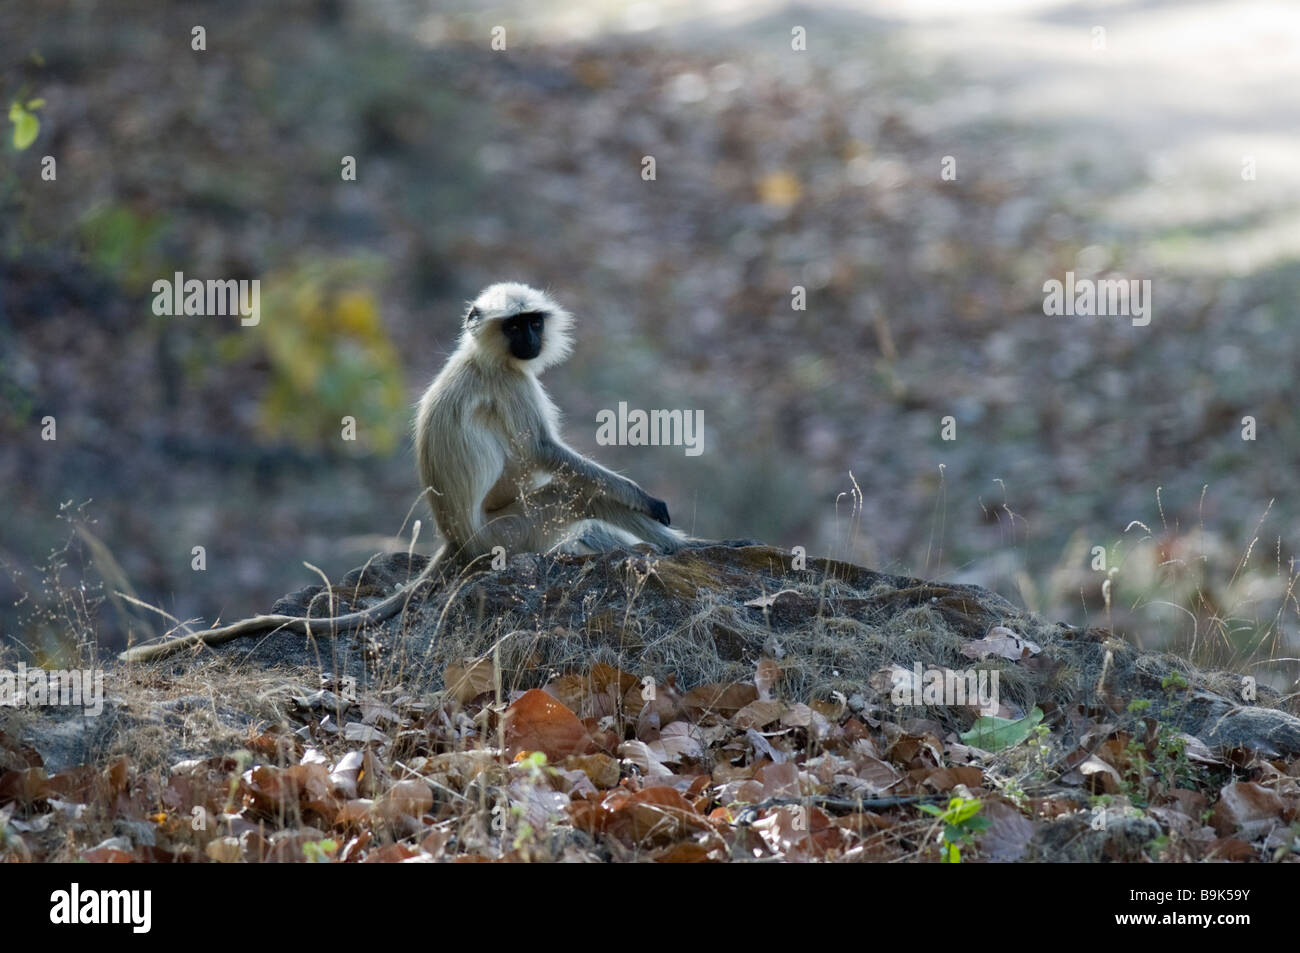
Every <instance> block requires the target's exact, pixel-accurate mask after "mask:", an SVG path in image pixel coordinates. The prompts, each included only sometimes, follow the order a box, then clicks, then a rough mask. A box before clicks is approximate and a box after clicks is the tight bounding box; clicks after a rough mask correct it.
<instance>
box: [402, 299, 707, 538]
mask: <svg viewBox="0 0 1300 953" xmlns="http://www.w3.org/2000/svg"><path fill="white" fill-rule="evenodd" d="M520 314H542V315H544V316H545V327H544V330H543V331H542V346H541V351H540V353H539V354H538V355H537V356H536V357H534V358H532V359H529V360H520V359H518V358H516V357H515V356H513V355H512V354H511V353H510V349H509V341H508V339H507V336H506V335H505V334H504V333H503V331H502V328H501V323H502V322H503V321H505V320H506V319H508V318H511V317H514V316H516V315H520ZM572 327H573V316H572V315H570V314H569V312H568V311H566V310H564V309H563V308H562V307H560V305H559V304H558V303H557V302H556V301H555V300H554V299H553V298H551V296H550V295H548V294H546V293H545V292H543V291H538V290H537V289H535V288H530V287H529V286H528V285H522V284H515V283H503V284H496V285H492V286H491V287H489V288H487V289H485V290H484V291H483V293H482V294H480V295H479V296H478V297H477V298H476V299H475V300H474V302H473V304H472V306H471V307H470V310H469V312H468V314H467V315H466V319H465V324H464V329H463V330H462V332H461V337H460V344H459V346H458V347H457V349H456V351H455V352H454V353H453V354H452V355H451V357H450V358H448V360H447V364H446V366H444V367H443V369H442V371H441V373H439V374H438V376H437V377H436V378H435V379H434V381H433V383H432V384H430V385H429V389H428V390H427V391H425V394H424V397H423V398H422V399H421V400H420V405H419V411H418V413H417V415H416V422H415V449H416V456H417V460H418V463H419V470H420V478H421V480H422V481H423V483H424V486H425V489H426V490H427V491H428V494H429V505H430V507H431V509H432V510H433V514H434V519H435V520H436V521H437V524H438V529H439V530H440V531H441V532H442V534H443V536H444V537H445V538H446V540H447V546H446V547H445V548H444V550H443V552H442V553H440V554H439V559H442V558H446V557H451V558H453V559H455V560H457V561H461V562H463V561H468V560H472V559H475V558H477V557H479V556H482V555H484V554H486V553H490V552H491V551H492V549H493V548H494V547H496V546H502V547H504V548H505V551H506V552H507V553H511V554H513V553H517V552H546V551H548V550H550V549H552V548H554V547H556V546H557V545H566V544H568V545H569V546H570V548H572V547H573V546H575V545H576V546H579V547H583V548H588V549H605V548H609V547H610V546H611V545H616V544H618V543H619V542H635V541H640V540H643V541H645V542H647V543H650V544H652V545H653V546H655V547H656V548H657V549H659V550H661V551H662V552H667V553H671V552H675V551H676V550H677V549H679V548H680V547H681V545H682V543H683V542H684V541H685V540H684V537H682V536H681V534H679V533H677V532H676V531H674V530H671V529H668V528H667V527H666V526H664V525H662V524H661V523H660V522H658V521H657V520H656V519H655V518H654V515H653V513H654V509H653V505H654V504H656V503H657V502H658V501H656V500H654V499H653V498H652V497H650V496H649V495H648V494H647V493H646V492H645V491H644V490H642V489H641V487H639V486H638V485H637V484H636V483H634V482H632V481H631V480H629V479H627V478H626V477H622V476H619V475H618V474H616V473H614V472H613V471H610V470H607V469H605V468H604V467H602V466H600V465H599V464H597V463H594V462H592V461H591V460H588V459H587V458H586V457H583V456H581V455H580V454H578V453H575V452H574V451H573V450H571V449H570V448H569V447H568V446H566V445H565V443H564V442H563V440H562V439H561V437H560V433H559V417H560V414H559V411H558V410H557V409H556V407H555V405H554V404H553V403H552V402H551V399H550V397H549V396H548V395H547V393H546V391H545V389H544V388H543V387H542V385H541V382H540V381H539V380H538V379H537V376H538V375H539V374H540V373H542V371H544V370H545V369H546V368H548V367H551V366H552V365H554V364H558V363H559V362H560V361H562V360H564V359H565V358H566V357H568V355H569V352H570V350H571V349H572V340H571V329H572ZM659 506H660V507H661V508H662V506H663V505H662V504H661V503H660V504H659ZM664 514H665V517H666V510H664ZM593 521H594V522H593ZM629 537H630V538H629Z"/></svg>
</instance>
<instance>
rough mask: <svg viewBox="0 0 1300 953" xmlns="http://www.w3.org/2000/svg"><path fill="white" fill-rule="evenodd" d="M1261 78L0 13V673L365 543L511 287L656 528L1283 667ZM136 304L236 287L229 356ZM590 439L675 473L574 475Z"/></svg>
mask: <svg viewBox="0 0 1300 953" xmlns="http://www.w3.org/2000/svg"><path fill="white" fill-rule="evenodd" d="M981 8H985V9H981ZM195 25H202V26H203V27H204V28H205V29H206V43H207V49H206V51H203V52H196V51H195V50H193V49H192V48H191V29H192V27H194V26H195ZM496 26H502V27H504V28H505V37H506V44H507V49H506V50H504V51H497V50H493V49H492V48H491V45H490V44H491V39H492V30H493V28H494V27H496ZM796 26H801V27H803V28H804V29H805V30H806V34H807V49H806V51H796V50H793V49H792V46H791V31H792V29H793V28H794V27H796ZM1097 26H1101V27H1102V28H1104V31H1105V32H1104V43H1103V45H1102V46H1100V47H1099V46H1098V44H1097V36H1098V34H1097V33H1096V31H1095V29H1094V28H1095V27H1097ZM1298 47H1300V8H1295V7H1292V6H1288V5H1285V4H1281V3H1249V2H1235V3H1228V2H1224V3H1213V2H1212V3H1199V4H1179V3H1175V4H1167V3H1152V2H1123V0H1119V2H1107V3H1099V2H1098V3H1076V2H1052V0H1024V2H1019V3H1010V4H969V3H958V2H946V0H919V2H909V3H902V2H897V3H892V2H886V0H862V2H858V3H827V4H813V5H797V6H791V5H787V4H779V3H769V2H764V0H756V2H744V3H740V2H727V0H692V2H690V3H686V2H663V3H650V2H637V3H616V2H612V0H592V2H571V0H564V2H561V0H532V2H528V3H524V2H517V3H490V2H486V3H469V2H462V3H440V2H425V3H416V2H393V0H389V2H355V3H353V2H348V0H291V2H279V3H274V4H267V3H260V2H254V0H223V2H221V3H215V2H206V3H205V2H194V3H186V4H164V3H158V2H144V0H117V2H113V3H108V2H84V0H82V2H70V0H48V2H46V0H43V2H42V3H40V4H6V5H4V6H3V7H2V8H0V95H2V96H3V102H4V105H5V107H6V109H9V110H10V126H9V128H7V129H6V130H5V133H6V135H5V142H4V145H3V148H2V149H0V255H2V257H0V491H2V492H3V504H0V507H2V509H0V562H2V563H3V568H4V569H5V570H6V571H5V572H4V573H3V574H2V575H0V634H2V635H3V637H4V638H5V639H6V641H9V642H11V643H17V644H20V645H22V646H24V647H26V648H27V649H29V650H30V651H31V652H33V653H34V654H35V655H37V656H38V657H40V656H45V657H50V656H51V655H54V656H57V652H58V649H59V647H60V645H62V644H63V643H64V642H66V641H67V640H68V639H69V638H71V639H73V640H74V641H75V640H76V639H85V638H88V637H89V635H90V634H91V632H92V630H93V631H94V632H96V633H97V634H98V636H99V637H100V638H101V639H102V640H104V642H105V643H107V644H116V645H120V644H121V643H122V641H123V640H124V639H125V637H126V634H127V631H128V629H130V630H131V631H132V633H133V636H134V637H137V638H139V637H145V636H147V635H148V634H149V632H150V631H153V632H154V633H160V632H161V631H162V629H164V628H165V625H164V624H163V623H162V621H161V620H160V619H159V618H157V617H152V616H150V615H149V614H148V613H144V612H141V611H139V610H136V609H132V608H131V607H129V606H127V605H125V604H116V605H115V604H113V603H112V601H111V600H110V601H109V602H108V603H106V604H105V605H102V606H98V611H97V612H96V611H94V610H95V609H96V606H97V605H98V603H99V601H100V600H101V599H103V598H104V597H105V596H106V595H107V593H108V592H110V591H111V590H114V589H119V588H122V587H123V586H124V585H126V584H129V585H130V586H131V587H132V588H133V591H134V592H135V593H136V594H137V595H138V596H139V597H140V598H141V599H144V600H146V601H148V602H151V603H153V604H156V605H158V606H161V607H162V608H163V609H165V610H166V611H167V612H170V613H172V614H174V615H175V616H177V617H178V618H181V619H192V618H202V619H204V620H206V621H212V620H214V619H216V618H217V617H221V618H222V619H225V620H233V619H236V618H239V617H242V616H244V615H247V614H251V613H254V612H259V611H265V610H266V609H268V608H269V606H270V605H271V603H272V602H273V601H274V600H275V599H276V598H277V597H278V596H279V595H280V594H282V593H284V592H286V591H289V590H292V589H295V588H298V587H300V586H303V585H306V584H309V583H311V582H314V581H317V580H316V579H315V578H314V576H313V574H311V573H310V572H309V571H308V570H307V569H305V568H304V567H303V566H302V562H303V561H304V560H306V561H309V562H311V563H313V564H315V565H317V566H320V567H321V568H322V569H323V570H324V571H325V572H326V573H328V574H330V575H331V577H333V578H337V577H339V576H341V575H342V573H343V572H345V571H346V570H348V569H350V568H352V567H353V566H356V565H359V564H360V563H361V562H363V561H364V560H365V559H366V558H367V557H368V556H369V555H371V554H372V553H373V552H375V551H377V550H380V549H385V548H396V549H405V547H406V542H405V541H404V539H403V537H402V532H403V527H404V526H405V527H406V530H407V531H408V532H409V522H408V513H409V512H410V511H411V508H412V506H413V505H415V504H416V503H417V499H416V490H417V487H416V478H415V473H414V463H413V460H412V454H411V450H410V443H409V437H408V433H407V429H408V426H409V417H410V405H411V404H412V402H413V401H414V400H415V398H416V397H417V396H418V394H419V391H420V390H421V388H422V387H423V385H424V384H425V383H426V382H427V380H428V379H429V378H430V377H431V375H432V374H433V373H435V372H436V370H437V369H438V368H439V366H440V365H441V363H442V361H443V359H444V357H445V355H446V353H447V352H448V351H449V350H450V349H451V347H452V346H453V345H454V341H455V338H456V334H457V330H458V323H459V319H460V317H461V314H462V313H463V308H464V303H465V301H466V300H467V299H469V298H471V297H473V295H474V294H475V293H476V292H477V291H478V290H479V289H480V288H481V287H483V286H484V285H486V284H488V283H491V282H493V281H497V280H505V279H511V280H520V281H526V282H530V283H533V284H537V285H542V286H546V287H548V288H549V289H550V290H551V291H552V292H553V293H554V294H556V295H557V297H558V298H559V299H560V300H561V301H562V302H563V303H564V304H565V305H567V306H568V307H569V308H570V309H571V310H572V311H573V312H574V313H575V315H576V316H577V317H578V320H579V329H580V330H579V336H578V346H577V349H576V353H575V355H574V357H573V358H572V359H571V360H570V361H569V362H568V363H567V364H565V365H563V366H561V367H559V368H557V369H555V370H553V371H552V372H550V374H549V375H548V377H547V384H548V386H549V388H550V389H551V392H552V394H553V396H554V397H555V398H556V400H557V402H558V403H559V405H560V407H561V408H563V409H564V411H565V413H566V419H567V425H566V432H567V435H568V436H569V438H570V441H571V442H572V443H573V444H574V445H575V446H576V447H577V448H579V449H580V450H582V451H584V452H589V453H594V454H595V455H596V456H597V457H598V458H599V459H600V460H601V461H602V462H604V463H606V464H608V465H610V466H613V467H616V468H618V469H621V470H623V471H624V472H626V473H628V474H629V475H631V476H633V477H634V478H635V479H636V480H638V481H639V482H641V483H642V484H643V485H645V486H646V487H647V488H649V489H650V490H651V492H652V493H654V494H655V495H656V496H659V497H661V498H663V499H665V500H667V501H668V503H669V507H670V510H671V512H672V514H673V517H674V522H675V524H676V525H679V526H681V527H683V528H685V529H687V530H689V531H692V532H695V533H697V534H700V535H704V536H714V537H737V536H754V537H760V538H762V539H764V540H766V541H769V542H771V543H773V544H775V545H778V546H781V547H785V548H790V547H794V546H803V547H805V548H806V549H807V550H808V552H809V553H810V554H819V555H820V554H825V555H834V556H837V557H841V558H847V559H851V560H854V561H857V562H861V563H864V564H867V565H869V566H872V567H874V568H879V569H882V570H889V571H897V572H906V573H912V574H916V575H921V576H927V577H934V578H945V579H952V580H959V581H969V582H978V583H981V584H983V585H986V586H989V587H992V588H994V589H996V590H998V591H999V592H1001V593H1003V594H1004V595H1006V596H1008V597H1010V598H1013V599H1017V600H1019V601H1021V602H1023V603H1024V604H1025V605H1027V606H1028V607H1029V608H1031V609H1033V610H1035V611H1039V612H1042V613H1045V614H1046V615H1048V616H1049V617H1051V618H1061V619H1066V620H1068V621H1070V622H1073V623H1077V624H1083V623H1101V624H1105V623H1106V622H1108V621H1109V622H1113V623H1114V624H1115V625H1116V626H1117V627H1119V628H1120V629H1122V630H1123V631H1124V632H1125V633H1126V634H1127V635H1128V636H1129V637H1131V638H1133V639H1135V640H1137V641H1138V642H1140V643H1142V644H1143V645H1144V646H1146V647H1149V648H1155V647H1168V648H1171V649H1175V650H1178V651H1180V652H1184V653H1189V654H1191V655H1193V656H1195V657H1198V659H1199V660H1201V661H1212V662H1215V663H1217V664H1236V665H1242V666H1247V665H1252V664H1255V663H1258V662H1260V661H1261V660H1265V659H1270V658H1271V659H1278V658H1282V657H1289V656H1294V655H1297V654H1300V652H1297V648H1300V646H1297V645H1296V644H1295V642H1296V639H1295V635H1294V634H1295V632H1296V626H1297V623H1298V622H1300V618H1298V616H1297V608H1298V607H1300V604H1297V603H1296V601H1295V598H1294V595H1293V586H1294V583H1295V567H1294V566H1293V557H1292V553H1293V547H1294V546H1295V544H1296V536H1297V533H1296V531H1297V528H1298V527H1297V520H1298V519H1300V491H1298V490H1297V488H1296V486H1295V476H1296V473H1297V465H1296V464H1297V459H1296V457H1297V450H1300V417H1298V416H1297V413H1296V411H1295V395H1294V382H1295V380H1296V374H1295V370H1296V367H1297V363H1298V362H1300V327H1298V326H1297V323H1296V320H1295V319H1296V313H1295V312H1296V302H1297V300H1300V161H1298V160H1297V156H1298V155H1300V152H1298V151H1297V145H1298V144H1300V142H1298V140H1300V99H1297V98H1296V97H1295V95H1294V91H1295V90H1296V89H1297V88H1300V59H1298V58H1297V57H1296V56H1295V53H1294V51H1295V50H1296V49H1297V48H1298ZM33 101H35V102H33ZM13 104H17V106H16V108H14V105H13ZM29 117H30V118H29ZM33 119H34V120H35V122H36V123H38V124H39V125H38V127H36V130H35V132H36V134H35V138H34V140H33V141H32V142H31V143H30V144H28V145H26V146H25V147H24V148H21V149H20V148H18V144H17V143H16V142H15V138H18V139H22V138H25V136H26V135H27V133H30V132H31V131H33V127H32V120H33ZM646 155H652V156H654V157H655V160H656V163H657V178H656V179H655V180H654V181H644V180H643V179H642V177H641V169H642V157H643V156H646ZM44 156H53V157H55V159H56V161H57V179H56V180H55V181H44V180H43V179H42V177H41V169H42V159H43V157H44ZM343 156H354V157H355V158H356V162H357V177H356V180H355V181H344V180H343V179H342V177H341V176H340V169H341V165H340V163H341V159H342V157H343ZM944 156H952V157H954V158H955V159H956V163H957V166H956V168H957V179H956V181H951V182H949V181H942V180H941V179H940V169H941V162H942V161H943V157H944ZM1248 158H1249V160H1250V161H1251V162H1253V166H1254V168H1255V169H1256V176H1255V178H1254V179H1253V180H1252V179H1250V178H1249V177H1243V168H1245V166H1244V164H1243V163H1245V162H1246V161H1247V159H1248ZM176 271H182V272H184V273H185V275H186V276H187V277H198V278H202V279H208V278H259V279H260V280H261V282H262V302H261V305H262V319H261V323H260V324H259V325H258V326H257V327H254V328H243V327H240V325H239V322H238V321H237V320H235V319H230V318H221V317H205V318H194V317H188V318H186V317H180V318H171V317H157V316H155V315H154V314H153V313H152V311H151V308H150V302H151V300H152V293H151V291H150V286H151V284H152V282H153V281H154V280H156V279H158V278H170V277H171V275H172V274H173V273H174V272H176ZM1067 271H1073V272H1075V274H1076V275H1077V276H1079V277H1124V278H1139V279H1141V278H1149V279H1151V280H1152V282H1153V287H1154V317H1153V320H1152V321H1151V323H1150V325H1149V326H1146V327H1134V326H1132V325H1131V323H1130V322H1129V321H1128V320H1127V319H1123V318H1076V317H1070V318H1066V317H1046V316H1045V315H1044V313H1043V291H1042V286H1043V283H1044V282H1045V281H1047V280H1049V279H1053V278H1056V279H1058V280H1059V279H1063V278H1064V275H1065V272H1067ZM795 286H803V287H805V288H806V289H807V310H804V311H796V310H793V309H792V307H791V290H792V288H794V287H795ZM619 401H627V403H628V404H629V406H631V407H634V408H635V407H640V408H691V409H696V408H698V409H702V410H703V412H704V421H705V444H704V453H703V454H702V455H701V456H698V457H687V456H685V454H684V453H683V452H682V450H681V448H668V447H643V448H635V447H625V448H603V447H601V448H598V447H597V446H596V445H595V440H594V435H595V414H596V412H597V411H598V410H599V409H601V408H615V407H617V405H618V402H619ZM46 415H51V416H53V417H55V418H56V420H57V427H58V431H57V433H58V439H57V440H56V441H53V442H50V441H44V440H42V439H41V420H42V418H43V417H45V416H46ZM344 415H352V416H355V417H356V418H357V420H358V424H359V439H358V440H357V441H356V442H355V443H345V442H343V441H341V440H340V439H339V432H340V423H339V421H340V418H341V417H343V416H344ZM949 415H951V416H952V417H954V418H955V420H956V435H957V439H956V440H955V441H951V442H945V441H943V440H942V439H941V438H940V427H941V424H940V421H941V419H942V418H943V417H945V416H949ZM1246 415H1251V416H1253V417H1255V418H1256V420H1257V421H1258V439H1257V440H1255V441H1253V442H1252V441H1245V440H1243V439H1242V436H1241V430H1242V418H1243V417H1244V416H1246ZM850 474H851V475H852V476H850ZM854 481H856V484H857V486H858V487H860V488H861V495H860V498H859V499H858V501H857V503H856V504H855V501H854ZM414 516H416V517H420V518H423V519H425V522H426V525H427V524H428V522H429V521H428V518H427V514H426V513H425V512H424V511H423V507H422V506H419V507H417V508H416V509H415V511H414ZM79 521H80V522H81V523H82V525H83V528H84V529H86V530H88V531H89V532H88V534H81V533H77V532H76V531H75V525H74V524H76V523H78V522H79ZM424 542H428V535H427V532H426V536H425V539H424ZM195 546H203V547H205V549H206V554H207V568H206V570H205V571H203V572H196V571H194V570H193V569H192V568H191V562H192V558H193V557H192V550H193V547H195ZM1098 546H1100V547H1104V548H1105V551H1106V570H1105V571H1101V570H1099V569H1098V568H1096V565H1095V557H1094V555H1093V547H1098ZM1108 579H1109V586H1108V587H1104V586H1103V584H1104V583H1106V581H1107V580H1108ZM70 626H71V628H72V629H73V630H75V631H69V628H70ZM1248 670H1249V671H1251V672H1258V673H1259V674H1260V675H1265V674H1267V676H1268V677H1269V678H1270V679H1271V680H1272V681H1274V682H1275V683H1276V684H1278V685H1279V687H1284V686H1289V685H1291V684H1292V681H1293V679H1294V677H1295V675H1296V666H1295V665H1294V664H1293V663H1290V662H1285V661H1280V662H1276V663H1275V664H1274V665H1272V666H1265V667H1260V668H1251V669H1248Z"/></svg>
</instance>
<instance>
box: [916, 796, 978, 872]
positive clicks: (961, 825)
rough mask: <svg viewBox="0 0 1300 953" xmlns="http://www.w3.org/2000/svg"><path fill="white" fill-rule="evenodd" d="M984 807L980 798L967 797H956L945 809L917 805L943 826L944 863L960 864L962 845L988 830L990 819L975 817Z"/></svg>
mask: <svg viewBox="0 0 1300 953" xmlns="http://www.w3.org/2000/svg"><path fill="white" fill-rule="evenodd" d="M982 806H983V805H981V804H980V801H979V799H978V798H967V797H955V798H953V799H952V800H950V801H949V802H948V806H947V807H944V808H940V807H938V806H936V805H934V804H918V805H917V807H918V808H920V810H922V811H924V812H925V813H926V814H931V815H933V816H934V817H936V818H937V819H938V820H939V822H940V823H942V824H943V831H942V832H941V833H940V835H939V844H940V848H941V850H942V852H943V858H942V863H945V864H960V863H961V845H962V844H966V845H969V844H970V843H971V842H972V841H974V839H975V836H976V835H977V834H980V833H981V832H983V831H984V830H986V829H987V828H988V826H989V820H988V818H986V817H976V816H975V815H977V814H978V813H979V811H980V808H981V807H982Z"/></svg>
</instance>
